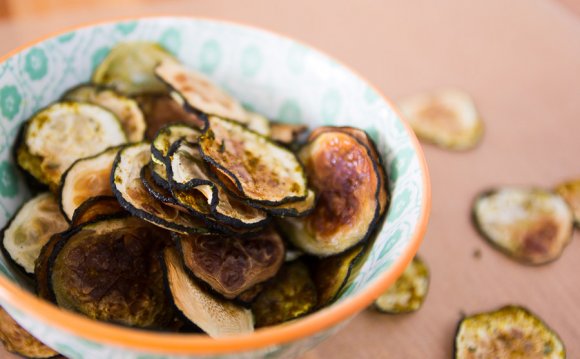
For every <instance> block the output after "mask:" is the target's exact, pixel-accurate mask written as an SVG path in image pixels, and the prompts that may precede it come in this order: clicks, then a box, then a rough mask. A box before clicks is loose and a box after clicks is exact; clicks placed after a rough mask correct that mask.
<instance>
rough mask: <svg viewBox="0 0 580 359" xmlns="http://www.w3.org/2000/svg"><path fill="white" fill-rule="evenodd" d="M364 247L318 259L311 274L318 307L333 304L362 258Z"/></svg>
mask: <svg viewBox="0 0 580 359" xmlns="http://www.w3.org/2000/svg"><path fill="white" fill-rule="evenodd" d="M364 249H365V245H358V246H356V247H354V248H352V249H350V250H348V251H346V252H344V253H341V254H338V255H336V256H332V257H327V258H319V259H318V260H317V261H316V262H315V263H314V266H313V270H312V274H313V280H314V284H316V291H317V292H318V307H319V308H320V307H324V306H326V305H329V304H330V303H332V302H334V301H335V300H336V299H337V298H338V296H339V294H340V292H341V291H342V290H343V289H344V288H345V287H346V285H347V284H348V282H349V280H350V279H351V274H352V273H353V272H354V267H355V266H356V264H357V261H358V260H360V258H361V257H362V252H363V250H364Z"/></svg>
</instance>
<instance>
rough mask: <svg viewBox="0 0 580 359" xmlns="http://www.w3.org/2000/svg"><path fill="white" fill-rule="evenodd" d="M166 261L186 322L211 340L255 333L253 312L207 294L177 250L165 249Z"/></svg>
mask: <svg viewBox="0 0 580 359" xmlns="http://www.w3.org/2000/svg"><path fill="white" fill-rule="evenodd" d="M163 259H164V265H165V278H166V283H167V287H168V288H169V290H170V291H171V295H172V298H173V303H174V304H175V306H176V307H177V309H179V311H180V312H181V313H182V314H183V315H184V316H185V317H186V318H187V319H189V320H190V321H191V322H193V323H194V324H195V325H197V326H198V327H200V328H201V329H202V330H203V331H204V332H206V333H207V334H208V335H209V336H210V337H212V338H220V337H227V336H232V335H238V334H246V333H251V332H253V331H254V319H253V317H252V312H251V311H250V310H249V309H245V308H243V307H240V306H238V305H235V304H234V303H233V302H231V301H228V300H224V299H222V298H218V297H216V296H214V295H212V294H211V293H208V291H207V290H205V289H204V288H202V287H201V286H200V285H199V284H198V283H197V282H196V281H195V280H194V279H193V278H191V277H190V276H189V275H188V274H187V272H186V269H185V267H184V266H183V261H182V260H181V256H180V255H179V253H178V252H177V250H175V248H171V247H168V248H166V249H165V250H164V253H163Z"/></svg>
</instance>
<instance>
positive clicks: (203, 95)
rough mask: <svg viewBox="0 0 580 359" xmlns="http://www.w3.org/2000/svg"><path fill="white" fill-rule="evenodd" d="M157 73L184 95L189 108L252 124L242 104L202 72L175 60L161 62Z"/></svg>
mask: <svg viewBox="0 0 580 359" xmlns="http://www.w3.org/2000/svg"><path fill="white" fill-rule="evenodd" d="M155 73H156V74H157V76H159V78H160V79H161V80H163V81H164V82H165V83H166V84H167V85H169V86H170V87H171V88H172V89H173V90H174V91H175V92H177V93H178V94H179V96H181V98H182V99H183V100H184V101H185V103H186V104H187V106H189V107H191V108H193V109H195V110H198V111H200V112H201V113H205V114H208V115H215V116H221V117H225V118H229V119H232V120H235V121H238V122H241V123H244V124H247V123H248V113H247V112H246V111H245V110H244V108H243V107H242V105H241V104H240V103H239V102H238V101H237V100H236V99H234V98H233V97H232V96H230V95H229V94H227V93H226V92H224V91H223V90H222V89H220V88H219V87H217V86H216V85H215V84H214V83H212V82H211V81H210V80H209V79H208V78H207V77H205V76H204V75H202V74H201V73H199V72H195V71H193V70H191V69H188V68H186V67H185V66H184V65H182V64H179V63H176V62H175V61H161V63H160V64H159V66H157V67H156V68H155Z"/></svg>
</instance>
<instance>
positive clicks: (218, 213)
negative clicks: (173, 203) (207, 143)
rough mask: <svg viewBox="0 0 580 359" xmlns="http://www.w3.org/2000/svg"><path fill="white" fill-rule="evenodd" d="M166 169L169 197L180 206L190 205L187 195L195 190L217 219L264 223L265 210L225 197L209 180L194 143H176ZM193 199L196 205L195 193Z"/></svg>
mask: <svg viewBox="0 0 580 359" xmlns="http://www.w3.org/2000/svg"><path fill="white" fill-rule="evenodd" d="M167 168H169V177H170V178H171V180H170V184H171V185H172V186H173V187H172V191H173V196H174V197H175V198H176V199H177V201H178V202H179V203H180V204H182V205H183V206H185V207H187V208H190V207H191V204H190V203H189V201H188V197H190V196H192V195H194V194H195V192H197V191H199V192H201V193H203V195H204V196H205V198H206V199H207V204H209V205H210V206H211V213H212V215H213V216H214V217H215V219H217V220H218V221H221V222H223V223H227V224H229V225H230V226H233V227H242V228H244V227H248V228H250V227H259V226H262V225H264V224H265V223H266V221H267V219H268V216H267V214H266V212H264V211H262V210H261V209H257V208H254V207H252V206H249V205H248V204H246V203H244V202H242V201H241V200H238V199H236V198H234V197H232V196H229V195H228V194H227V193H226V191H225V190H224V189H223V188H222V187H221V186H220V185H219V184H216V183H213V182H211V180H210V179H209V176H210V174H209V171H208V168H207V165H206V163H205V162H204V161H203V158H202V156H201V153H200V151H199V147H198V146H196V145H193V144H190V143H187V142H185V141H182V140H180V141H178V142H176V143H175V144H174V145H173V146H172V148H171V150H170V152H169V156H168V164H167ZM193 199H194V200H195V201H194V205H195V206H197V196H196V197H194V198H193ZM196 209H197V208H195V207H194V210H196Z"/></svg>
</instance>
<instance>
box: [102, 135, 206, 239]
mask: <svg viewBox="0 0 580 359" xmlns="http://www.w3.org/2000/svg"><path fill="white" fill-rule="evenodd" d="M150 159H151V146H150V144H149V143H147V142H143V143H137V144H133V145H129V146H127V147H125V148H123V149H122V150H121V151H119V153H118V154H117V158H116V159H115V163H114V164H113V171H112V174H111V182H112V187H113V193H114V194H115V197H117V200H118V201H119V203H120V204H121V206H122V207H123V208H125V209H126V210H127V211H129V212H130V213H131V214H133V215H135V216H137V217H139V218H142V219H144V220H146V221H149V222H151V223H153V224H156V225H158V226H160V227H163V228H166V229H169V230H171V231H177V232H182V233H205V232H207V229H206V228H205V226H204V224H203V223H202V222H201V221H200V220H198V219H196V218H194V217H192V216H191V215H189V214H187V213H186V212H184V211H181V210H179V209H178V208H175V207H173V206H169V205H167V204H165V203H163V202H161V201H158V200H157V199H155V198H154V197H153V196H151V195H150V194H149V192H148V191H147V189H146V188H145V186H144V185H143V182H142V181H141V169H142V168H143V166H145V165H146V164H147V163H148V162H149V160H150Z"/></svg>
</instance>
